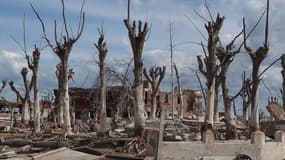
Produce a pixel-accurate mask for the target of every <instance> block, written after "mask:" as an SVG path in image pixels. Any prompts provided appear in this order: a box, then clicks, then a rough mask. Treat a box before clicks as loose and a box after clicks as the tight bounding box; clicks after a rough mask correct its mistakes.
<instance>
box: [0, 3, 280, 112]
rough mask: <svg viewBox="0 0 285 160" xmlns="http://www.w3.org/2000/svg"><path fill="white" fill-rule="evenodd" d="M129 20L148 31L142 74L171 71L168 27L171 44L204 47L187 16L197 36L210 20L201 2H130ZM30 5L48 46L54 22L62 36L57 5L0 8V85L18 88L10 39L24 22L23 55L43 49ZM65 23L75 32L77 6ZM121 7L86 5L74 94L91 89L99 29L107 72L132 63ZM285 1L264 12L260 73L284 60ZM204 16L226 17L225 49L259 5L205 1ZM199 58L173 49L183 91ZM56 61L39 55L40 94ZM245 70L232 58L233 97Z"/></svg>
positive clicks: (255, 39) (244, 62) (17, 56)
mask: <svg viewBox="0 0 285 160" xmlns="http://www.w3.org/2000/svg"><path fill="white" fill-rule="evenodd" d="M131 2H132V3H131V5H132V8H131V19H135V20H138V19H140V20H142V21H147V22H148V23H149V25H150V26H151V34H150V36H149V39H148V41H147V42H146V44H145V48H144V53H143V59H144V64H145V66H146V67H150V66H152V65H154V64H157V65H168V66H169V64H170V60H169V57H170V53H169V19H171V21H172V24H173V36H174V37H173V38H174V44H177V43H180V42H185V41H195V42H200V41H203V38H202V36H201V35H200V34H199V32H198V31H197V30H196V29H195V27H194V26H193V25H192V24H191V23H190V22H189V21H188V20H187V19H186V17H185V15H187V16H189V17H190V18H191V19H192V20H193V21H194V23H195V24H196V25H197V26H198V27H199V29H200V30H201V31H202V32H203V34H205V35H206V32H205V31H206V30H205V28H204V25H203V23H204V22H203V20H202V19H201V18H199V17H198V16H197V15H196V14H195V13H194V11H193V10H194V9H195V10H196V11H197V12H199V13H200V14H201V15H203V16H205V17H208V15H207V12H206V9H205V7H204V3H203V2H204V1H203V0H131ZM29 3H32V4H33V5H34V7H35V8H36V9H37V10H38V12H39V14H40V15H41V17H42V18H43V20H44V22H45V24H46V30H47V33H48V37H49V38H50V39H51V40H53V22H54V20H55V19H56V20H57V22H58V26H59V27H58V28H59V30H60V29H61V25H62V21H61V20H62V19H61V5H60V0H40V1H39V0H1V2H0V28H1V29H0V80H1V79H6V80H14V81H15V83H16V84H17V86H18V87H21V85H22V82H21V81H22V80H21V77H20V74H19V73H20V71H21V68H22V67H24V66H26V61H25V59H24V55H23V53H22V52H21V50H20V48H19V47H18V46H17V44H16V43H15V42H14V41H13V40H12V39H11V36H13V37H14V38H15V39H17V40H18V41H20V42H22V39H23V36H22V35H23V32H22V21H23V15H24V13H25V15H26V38H27V48H28V50H29V51H31V49H32V48H33V45H34V44H37V45H39V46H42V47H43V46H45V45H46V43H45V41H43V40H42V39H41V28H40V27H41V26H40V23H39V21H38V20H37V19H36V17H35V15H34V14H33V12H32V9H31V8H30V6H29ZM65 3H66V15H67V19H68V25H69V26H70V27H71V28H72V30H73V31H76V29H77V25H78V18H79V12H80V6H81V1H80V0H66V2H65ZM126 5H127V0H86V3H85V11H86V25H85V29H84V33H83V35H82V37H81V38H80V39H79V41H78V42H77V43H76V44H75V46H74V48H73V50H72V53H71V57H70V64H69V65H70V67H73V68H74V69H75V77H74V82H70V86H75V87H79V86H82V85H83V81H84V79H85V78H86V76H87V75H89V76H88V79H87V81H86V83H84V87H90V86H92V85H94V83H95V82H96V77H97V75H98V67H97V66H96V64H95V63H94V61H95V60H94V59H96V58H97V52H96V49H95V47H94V46H93V43H94V42H96V41H97V39H98V33H97V27H100V26H101V25H103V26H104V31H105V39H106V42H107V45H108V50H109V52H108V55H107V58H106V60H107V61H106V63H107V65H110V66H112V65H115V64H118V61H119V60H129V59H130V58H131V56H132V53H131V50H130V45H129V41H128V35H127V30H126V28H125V26H124V24H123V19H124V18H125V17H126ZM284 7H285V1H284V0H274V1H271V12H270V35H269V36H270V54H269V56H268V57H267V59H266V60H265V62H264V63H263V64H262V68H265V67H266V66H267V65H268V64H270V62H272V61H273V60H274V59H276V58H278V57H279V56H280V55H281V54H282V53H284V49H285V47H284V45H283V41H284V40H283V39H284V36H285V27H284V22H283V18H284V17H285V11H283V10H282V8H284ZM209 8H210V10H211V11H212V13H213V15H214V16H215V15H216V13H217V12H219V13H220V14H221V15H224V16H225V17H226V19H225V22H224V27H223V28H222V31H221V35H220V37H221V40H222V42H223V43H224V44H226V43H228V42H229V41H230V40H231V39H232V38H233V37H234V36H235V34H237V33H239V32H240V30H241V28H242V17H245V18H246V20H247V26H248V28H250V27H252V26H253V25H254V24H255V22H256V21H257V19H258V17H259V15H261V13H262V12H263V10H264V9H265V0H209ZM263 24H264V21H262V22H261V24H260V25H259V26H258V27H257V29H256V30H255V32H254V33H253V35H252V36H251V37H250V39H249V44H250V45H251V46H252V47H253V48H256V47H258V46H259V45H261V44H262V43H263V35H264V34H263V33H264V26H263ZM199 54H201V49H200V47H199V46H198V45H195V44H187V45H181V46H178V47H176V48H174V60H175V62H176V63H177V65H178V68H179V70H180V72H181V73H182V75H183V76H182V82H183V86H184V87H185V88H191V89H199V85H198V82H197V80H196V78H195V75H194V74H193V72H191V70H190V69H189V68H194V69H197V63H196V55H199ZM58 62H59V60H58V58H57V57H56V56H55V55H54V54H53V53H52V52H51V50H50V49H49V48H45V49H44V50H43V51H42V55H41V61H40V63H41V66H40V70H41V73H40V86H41V88H42V90H47V89H52V88H56V86H57V81H56V77H55V74H54V72H55V65H56V64H57V63H58ZM250 69H251V63H250V59H249V58H248V56H247V55H245V54H241V55H238V56H237V57H236V59H235V61H234V62H233V64H232V66H231V67H230V70H229V75H228V79H229V80H228V82H229V90H230V93H232V94H233V93H235V92H236V91H237V90H238V89H239V87H240V83H241V82H240V79H241V73H242V71H244V70H245V71H246V72H247V74H248V75H249V74H250ZM280 71H281V68H280V65H279V64H277V65H275V66H274V67H272V69H270V70H269V71H268V72H267V73H266V74H265V75H264V77H263V79H264V82H265V84H266V85H267V86H268V87H269V88H271V90H270V92H269V91H268V90H266V89H265V87H264V86H263V85H261V88H260V91H261V92H260V100H261V101H260V104H261V106H263V108H264V106H265V105H266V102H267V97H268V96H279V88H281V75H280ZM169 74H170V68H169V67H168V68H167V76H166V79H165V80H164V81H163V83H162V88H163V90H166V91H167V90H170V78H169ZM1 96H6V97H9V98H10V99H12V98H13V93H12V92H11V91H10V89H9V88H8V87H7V88H6V89H5V92H4V93H2V95H1Z"/></svg>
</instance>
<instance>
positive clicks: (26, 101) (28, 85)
mask: <svg viewBox="0 0 285 160" xmlns="http://www.w3.org/2000/svg"><path fill="white" fill-rule="evenodd" d="M28 72H29V70H28V68H26V67H24V68H23V69H22V71H21V74H22V78H23V81H24V87H25V94H24V95H21V93H20V92H19V91H18V89H17V88H16V87H15V86H14V82H13V81H10V82H9V85H10V88H11V89H12V91H13V92H15V94H16V95H17V97H18V98H19V99H20V101H21V104H22V115H21V121H22V123H23V124H28V122H29V120H30V118H31V117H30V114H29V112H30V93H31V89H32V85H33V79H32V80H31V81H29V80H28V77H27V76H28Z"/></svg>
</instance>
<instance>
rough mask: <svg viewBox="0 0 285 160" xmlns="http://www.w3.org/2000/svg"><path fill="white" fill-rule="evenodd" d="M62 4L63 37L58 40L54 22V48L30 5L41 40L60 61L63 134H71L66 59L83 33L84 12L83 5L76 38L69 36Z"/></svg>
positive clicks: (42, 24) (41, 21)
mask: <svg viewBox="0 0 285 160" xmlns="http://www.w3.org/2000/svg"><path fill="white" fill-rule="evenodd" d="M61 4H62V18H63V25H64V32H65V34H64V35H61V40H58V35H57V25H56V21H55V24H54V35H55V37H54V38H55V43H56V44H55V46H54V45H53V44H52V43H51V41H50V40H49V38H48V37H47V33H46V30H45V25H44V22H43V20H42V19H41V17H40V16H39V14H38V12H37V11H36V10H35V8H34V7H33V6H32V5H31V7H32V9H33V11H34V13H35V14H36V16H37V18H38V20H39V21H40V23H41V26H42V31H43V38H44V39H45V40H46V42H47V44H48V46H49V47H50V48H51V49H52V51H53V52H54V53H55V54H56V55H57V57H58V58H59V59H60V64H61V74H60V75H61V76H60V83H61V86H62V87H61V88H60V89H59V92H60V97H59V98H60V99H61V100H62V107H63V113H64V133H65V135H66V134H71V133H72V131H71V122H70V112H69V110H70V109H69V94H68V80H69V78H70V74H69V73H70V72H69V71H70V69H68V59H69V56H70V53H71V50H72V47H73V45H74V44H75V42H77V40H78V39H79V38H80V36H81V35H82V32H83V28H84V24H85V12H83V7H84V3H83V4H82V6H81V10H80V19H79V25H78V29H77V35H76V37H73V36H70V33H69V30H68V27H67V21H66V16H65V5H64V0H61Z"/></svg>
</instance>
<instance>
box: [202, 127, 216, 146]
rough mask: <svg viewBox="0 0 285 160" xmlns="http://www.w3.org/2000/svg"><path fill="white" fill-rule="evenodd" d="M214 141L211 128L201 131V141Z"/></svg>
mask: <svg viewBox="0 0 285 160" xmlns="http://www.w3.org/2000/svg"><path fill="white" fill-rule="evenodd" d="M214 141H215V134H214V132H213V131H212V130H209V129H208V130H206V131H204V132H203V142H204V143H213V142H214Z"/></svg>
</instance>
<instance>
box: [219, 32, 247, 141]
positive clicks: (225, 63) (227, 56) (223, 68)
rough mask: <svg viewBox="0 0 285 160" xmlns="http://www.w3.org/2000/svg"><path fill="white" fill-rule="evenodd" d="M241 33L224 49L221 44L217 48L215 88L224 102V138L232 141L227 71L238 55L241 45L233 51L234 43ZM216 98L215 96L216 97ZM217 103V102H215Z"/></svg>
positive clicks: (230, 103)
mask: <svg viewBox="0 0 285 160" xmlns="http://www.w3.org/2000/svg"><path fill="white" fill-rule="evenodd" d="M242 32H243V31H241V32H240V33H239V34H238V35H237V36H235V37H234V39H233V40H232V41H231V42H230V43H229V44H227V45H226V47H223V46H222V45H221V44H220V46H219V47H217V59H218V61H219V65H218V66H219V73H217V77H216V91H217V88H219V87H220V85H221V87H222V93H223V101H224V107H225V119H226V136H227V139H233V138H234V135H235V134H234V133H233V132H232V131H233V127H234V124H233V123H232V122H233V119H232V118H233V117H232V107H233V105H232V104H233V101H234V99H232V98H233V97H230V96H229V93H228V86H227V72H228V69H229V66H230V64H231V62H232V61H233V59H234V56H235V55H236V54H238V53H240V49H241V47H242V45H240V46H239V48H238V49H237V50H234V49H235V46H234V43H235V41H236V40H237V38H238V37H239V36H240V35H242ZM216 96H217V95H216ZM216 103H218V102H216Z"/></svg>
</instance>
